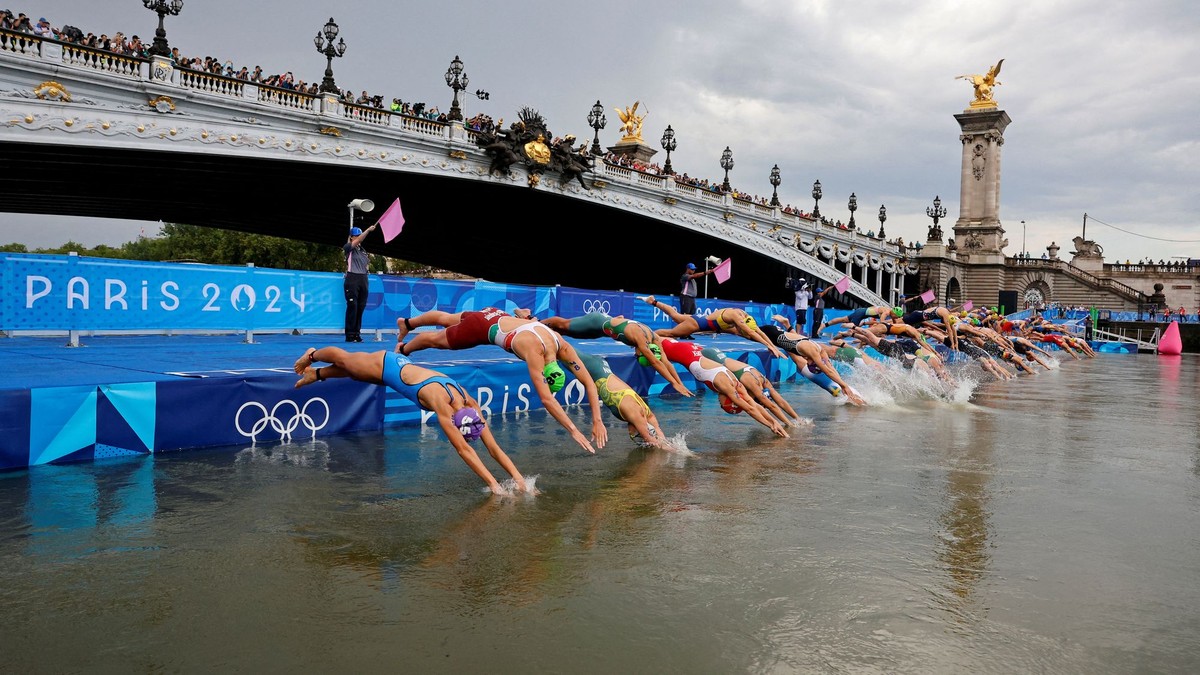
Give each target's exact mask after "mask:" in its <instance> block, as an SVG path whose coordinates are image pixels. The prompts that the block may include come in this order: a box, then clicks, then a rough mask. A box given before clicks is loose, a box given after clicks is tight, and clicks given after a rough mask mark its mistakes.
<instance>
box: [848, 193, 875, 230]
mask: <svg viewBox="0 0 1200 675" xmlns="http://www.w3.org/2000/svg"><path fill="white" fill-rule="evenodd" d="M846 208H848V209H850V229H852V230H853V229H854V212H855V211H857V210H858V197H857V196H856V195H855V194H854V193H853V192H851V193H850V201H849V202H848V203H847V204H846ZM880 236H882V235H880Z"/></svg>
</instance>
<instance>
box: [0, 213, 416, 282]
mask: <svg viewBox="0 0 1200 675" xmlns="http://www.w3.org/2000/svg"><path fill="white" fill-rule="evenodd" d="M71 251H75V252H77V253H79V255H83V256H93V257H101V258H117V259H124V260H149V261H165V262H199V263H205V264H209V265H246V264H247V263H253V264H254V266H255V267H266V268H274V269H293V270H310V271H314V272H345V271H346V269H345V268H346V256H345V254H344V253H343V252H342V249H341V247H340V246H331V245H328V244H313V243H310V242H304V241H295V240H292V239H286V238H283V237H271V236H267V235H262V234H251V233H248V232H239V231H236V230H222V229H219V228H215V227H200V226H197V225H184V224H180V223H165V224H164V225H163V226H162V228H161V229H160V230H159V233H158V236H156V237H145V236H143V237H138V238H137V239H136V240H134V241H129V242H125V243H124V244H122V245H121V246H120V247H119V248H114V247H112V246H107V245H103V244H101V245H99V246H97V247H95V248H91V249H89V248H87V247H86V246H84V245H83V244H80V243H79V242H76V241H68V242H66V243H65V244H63V245H62V246H57V247H54V248H39V249H36V250H35V251H32V252H33V253H50V254H59V255H63V254H66V253H68V252H71ZM0 252H5V253H29V252H30V251H28V250H27V249H26V247H25V245H24V244H17V243H12V244H7V245H4V246H0ZM397 263H398V264H396V265H395V267H396V270H395V271H399V272H401V273H417V272H419V271H420V270H424V269H425V268H424V267H423V266H420V265H416V264H414V263H410V262H405V261H397ZM369 270H370V271H371V272H387V271H388V259H387V258H386V257H384V256H381V255H373V256H371V262H370V267H369Z"/></svg>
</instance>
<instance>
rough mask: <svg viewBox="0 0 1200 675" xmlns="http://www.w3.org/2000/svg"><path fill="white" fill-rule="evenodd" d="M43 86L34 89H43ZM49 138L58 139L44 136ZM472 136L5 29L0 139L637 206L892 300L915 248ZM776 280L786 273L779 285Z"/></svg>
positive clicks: (457, 128)
mask: <svg viewBox="0 0 1200 675" xmlns="http://www.w3.org/2000/svg"><path fill="white" fill-rule="evenodd" d="M39 83H40V84H39ZM48 132H58V133H48ZM476 137H477V134H476V132H474V131H472V130H470V129H466V128H464V126H463V124H462V123H461V122H438V121H435V120H430V119H426V118H422V117H413V116H408V115H401V114H396V113H393V112H391V111H389V110H380V109H377V108H373V107H367V106H361V105H355V104H351V103H344V102H342V101H341V100H340V99H339V98H337V97H336V96H335V95H331V94H323V95H320V96H314V95H309V94H305V93H301V92H297V91H293V90H287V89H280V88H276V87H269V86H264V85H261V84H255V83H252V82H247V81H244V80H238V79H234V78H228V77H224V76H221V75H215V74H210V73H203V72H197V71H192V70H188V69H183V68H178V67H176V66H175V65H174V63H173V62H171V61H170V60H169V59H164V58H162V57H153V58H151V59H140V58H134V57H128V56H120V55H116V54H111V53H109V52H104V51H99V50H95V49H89V48H85V47H80V46H78V45H72V44H65V43H61V42H58V41H55V40H48V39H41V38H37V37H34V36H30V35H26V34H22V33H14V32H11V31H2V30H0V140H2V141H9V142H18V143H41V144H64V145H74V146H79V147H93V148H107V147H112V146H113V145H114V144H117V145H119V146H120V147H124V148H137V149H144V150H147V151H184V152H196V151H197V149H198V148H201V146H203V147H202V151H203V152H204V153H208V154H210V155H212V154H215V155H221V154H226V155H230V156H240V157H263V158H270V159H282V160H289V161H295V160H301V161H320V162H328V163H331V164H337V165H347V164H348V163H350V165H353V164H357V165H360V166H363V167H367V168H375V169H389V170H399V171H406V172H414V173H421V174H426V175H438V176H447V177H453V178H466V179H472V180H477V181H486V182H492V183H502V184H503V183H507V184H511V185H512V186H513V187H514V188H520V189H535V190H539V191H551V192H555V193H558V194H561V195H563V196H567V197H571V198H573V199H577V200H582V201H587V202H591V203H594V204H599V205H603V206H605V207H609V208H615V209H618V210H622V211H627V212H633V213H637V214H638V215H641V216H646V217H650V218H653V219H655V220H657V221H661V222H664V223H669V224H671V225H673V226H676V227H683V228H687V229H689V230H691V231H693V232H696V233H700V234H704V235H706V236H711V237H715V238H718V239H720V240H722V241H727V242H730V243H733V244H735V245H738V246H741V247H743V248H745V249H748V250H751V251H753V252H755V253H757V254H759V255H765V256H768V257H770V258H773V259H775V260H778V261H781V262H784V263H786V264H787V265H789V266H791V267H794V268H797V269H800V270H802V271H804V272H806V273H808V274H810V275H812V276H813V277H815V278H818V279H823V280H825V281H827V282H829V283H833V282H835V281H837V280H838V279H840V278H842V276H843V275H846V276H850V277H851V279H852V284H851V287H850V291H849V292H848V295H850V296H853V297H855V298H857V299H859V300H860V301H862V302H866V303H869V304H884V303H887V304H891V303H893V302H894V300H895V298H896V296H897V295H898V294H899V293H900V292H901V290H902V289H903V286H904V276H905V275H906V274H908V275H915V274H916V273H917V267H916V264H915V260H913V261H911V262H910V259H911V258H912V257H913V255H912V254H913V252H912V251H911V249H907V250H906V249H900V248H899V247H897V246H896V245H895V244H893V243H887V242H884V241H883V240H881V239H879V238H877V237H868V236H866V235H864V234H863V233H861V232H858V231H855V230H847V229H841V228H836V227H832V226H829V225H824V224H822V223H819V222H817V221H815V220H812V219H809V218H804V217H800V216H797V215H795V214H790V213H784V212H783V211H782V209H780V208H778V207H771V206H766V205H763V204H758V203H755V202H752V201H749V200H744V199H738V198H734V197H733V196H732V195H730V194H725V193H720V192H713V191H711V190H705V189H701V188H697V187H694V186H691V185H687V184H684V183H679V182H677V181H675V180H674V179H673V177H670V176H659V175H653V174H647V173H643V172H639V171H634V170H631V169H629V168H626V167H620V166H616V165H613V164H609V163H607V162H599V161H598V162H596V165H595V167H594V168H593V170H592V172H591V173H589V174H587V177H588V178H589V179H590V182H591V185H590V186H589V189H585V188H584V187H582V186H578V185H575V184H572V183H567V184H563V183H560V182H559V181H555V180H547V181H541V182H540V184H537V185H536V187H530V186H532V185H533V183H532V182H530V181H529V180H528V178H529V176H528V174H527V172H526V170H525V169H524V168H523V167H521V166H514V169H516V170H514V171H512V172H511V173H510V174H509V175H507V176H501V175H495V174H493V173H491V172H490V171H489V164H490V162H489V158H488V156H487V155H486V154H485V153H484V152H483V151H482V150H481V149H480V148H479V147H478V145H477V144H476V143H475V139H476ZM780 282H781V283H780V286H781V287H782V279H780Z"/></svg>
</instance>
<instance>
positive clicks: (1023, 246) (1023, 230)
mask: <svg viewBox="0 0 1200 675" xmlns="http://www.w3.org/2000/svg"><path fill="white" fill-rule="evenodd" d="M1021 257H1022V258H1024V257H1025V221H1023V220H1022V221H1021Z"/></svg>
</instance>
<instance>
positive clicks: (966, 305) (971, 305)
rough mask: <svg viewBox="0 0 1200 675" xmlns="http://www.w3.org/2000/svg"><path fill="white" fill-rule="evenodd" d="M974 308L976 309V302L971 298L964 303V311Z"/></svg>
mask: <svg viewBox="0 0 1200 675" xmlns="http://www.w3.org/2000/svg"><path fill="white" fill-rule="evenodd" d="M973 309H975V303H973V302H971V301H970V300H968V301H966V302H964V303H963V311H964V312H969V311H971V310H973Z"/></svg>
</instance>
